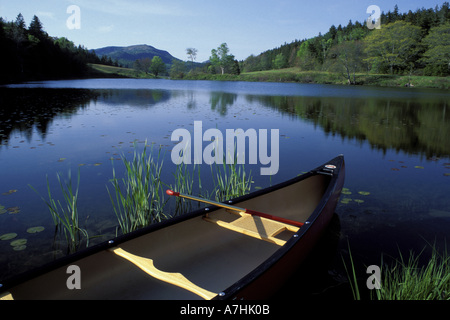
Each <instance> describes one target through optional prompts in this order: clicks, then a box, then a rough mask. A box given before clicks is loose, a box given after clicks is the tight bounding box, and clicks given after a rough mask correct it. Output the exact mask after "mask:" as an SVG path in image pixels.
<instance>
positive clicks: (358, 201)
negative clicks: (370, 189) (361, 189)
mask: <svg viewBox="0 0 450 320" xmlns="http://www.w3.org/2000/svg"><path fill="white" fill-rule="evenodd" d="M353 201H355V202H356V203H363V202H364V200H361V199H355V200H353Z"/></svg>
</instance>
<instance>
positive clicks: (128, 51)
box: [92, 44, 180, 68]
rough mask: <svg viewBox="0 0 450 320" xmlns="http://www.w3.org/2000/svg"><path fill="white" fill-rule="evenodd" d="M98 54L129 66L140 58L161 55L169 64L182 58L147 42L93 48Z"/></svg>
mask: <svg viewBox="0 0 450 320" xmlns="http://www.w3.org/2000/svg"><path fill="white" fill-rule="evenodd" d="M92 51H94V52H95V53H96V54H97V56H99V57H102V56H106V57H109V58H111V59H112V60H117V62H118V63H119V64H120V65H122V66H124V67H128V68H132V67H133V64H134V62H135V61H136V60H138V59H145V58H149V59H153V57H155V56H159V57H160V58H161V59H162V60H163V62H164V63H165V64H167V65H171V64H172V61H173V60H180V59H178V58H176V57H174V56H172V55H171V54H170V53H169V52H168V51H166V50H161V49H157V48H155V47H153V46H150V45H147V44H137V45H131V46H107V47H102V48H97V49H94V50H92Z"/></svg>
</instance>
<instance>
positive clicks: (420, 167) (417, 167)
mask: <svg viewBox="0 0 450 320" xmlns="http://www.w3.org/2000/svg"><path fill="white" fill-rule="evenodd" d="M414 168H416V169H425V168H424V167H422V166H415V167H414Z"/></svg>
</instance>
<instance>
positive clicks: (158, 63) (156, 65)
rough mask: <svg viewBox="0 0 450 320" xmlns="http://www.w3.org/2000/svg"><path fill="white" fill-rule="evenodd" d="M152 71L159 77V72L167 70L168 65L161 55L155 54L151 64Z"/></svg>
mask: <svg viewBox="0 0 450 320" xmlns="http://www.w3.org/2000/svg"><path fill="white" fill-rule="evenodd" d="M150 72H151V73H153V74H154V75H155V77H157V76H158V75H159V74H161V73H163V72H166V65H165V64H164V62H163V60H162V59H161V57H159V56H154V57H153V59H152V63H151V65H150Z"/></svg>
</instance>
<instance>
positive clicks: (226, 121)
mask: <svg viewBox="0 0 450 320" xmlns="http://www.w3.org/2000/svg"><path fill="white" fill-rule="evenodd" d="M449 102H450V94H449V93H448V92H447V91H441V90H424V89H411V88H408V89H406V88H376V87H350V86H333V85H315V84H280V83H242V82H210V81H171V80H133V79H91V80H75V81H48V82H34V83H27V84H24V85H10V86H6V87H1V88H0V103H1V106H0V208H2V210H0V236H1V235H3V234H7V233H17V234H18V236H17V238H16V239H27V242H26V248H25V249H23V250H19V251H16V250H14V247H12V246H11V244H10V242H11V241H6V240H4V241H0V281H1V280H2V279H5V278H8V277H10V276H12V275H14V274H17V273H20V272H23V271H25V270H29V269H31V268H35V267H37V266H39V265H42V264H43V263H46V262H49V261H51V260H52V259H54V258H56V257H60V256H62V255H64V254H65V250H64V246H63V245H61V243H58V241H55V240H54V227H53V221H52V219H51V216H50V213H49V211H48V208H47V207H46V204H45V203H44V201H43V200H42V199H41V198H40V196H39V195H38V194H37V193H36V192H35V191H33V189H32V188H31V187H30V186H32V187H33V188H35V189H36V190H37V191H38V193H39V194H40V195H43V196H46V195H47V179H48V183H49V185H50V188H51V190H52V192H53V193H54V194H55V197H58V196H60V189H59V187H58V181H57V179H56V174H57V173H60V174H61V176H62V177H67V174H68V172H69V171H70V172H71V173H72V177H73V180H75V181H76V173H77V172H79V173H80V189H79V204H78V209H79V212H80V213H79V214H80V219H81V224H82V227H84V228H86V229H87V230H88V232H89V235H91V236H96V237H95V238H93V239H92V240H91V244H95V243H98V242H100V241H105V240H108V239H110V238H111V237H113V236H114V235H115V232H116V227H117V224H118V223H117V219H116V216H115V214H114V212H113V210H112V205H111V201H110V198H109V195H108V192H107V187H110V186H111V184H110V179H111V178H112V170H113V168H114V169H115V170H118V171H120V170H123V167H122V166H121V164H122V163H121V161H120V160H119V159H120V157H121V156H126V157H128V156H130V157H131V156H132V153H133V152H134V150H135V148H138V149H139V148H143V147H144V146H145V145H147V146H148V147H149V148H151V150H152V152H153V153H154V155H155V156H156V155H157V154H158V153H159V154H160V157H161V159H162V160H163V161H164V163H163V180H164V181H167V184H170V183H172V180H173V172H174V171H175V168H176V166H175V165H174V164H173V163H172V161H171V157H170V155H171V150H172V148H173V147H174V146H175V144H176V143H177V142H174V141H171V134H172V132H173V131H174V130H176V129H179V128H185V129H187V130H188V131H190V132H193V130H194V121H202V125H203V131H205V130H207V129H209V128H214V129H219V130H220V131H222V132H225V131H226V129H239V128H241V129H243V130H247V129H255V130H258V129H267V130H268V131H269V132H270V130H272V129H278V130H279V135H280V137H279V141H278V142H279V170H278V172H277V174H276V175H273V176H261V175H260V173H259V172H260V171H259V169H260V167H261V164H256V165H246V166H245V168H246V170H249V171H250V170H251V174H252V176H253V181H254V183H253V185H252V190H255V189H258V188H264V187H267V186H269V185H271V184H275V183H278V182H282V181H284V180H286V179H289V178H291V177H293V176H296V175H298V174H301V173H302V172H304V171H307V170H309V169H312V168H314V167H316V166H318V165H320V164H322V163H324V162H326V161H327V160H329V159H331V158H333V157H335V156H336V155H338V154H344V155H345V161H346V182H345V187H346V188H347V189H346V190H345V194H343V195H342V196H341V203H339V205H338V207H337V209H336V217H335V218H336V219H335V220H336V221H337V222H336V223H335V224H336V226H337V227H336V231H335V233H334V235H335V247H333V248H334V250H331V253H330V252H328V253H327V256H328V257H329V259H328V264H327V266H326V270H325V271H324V275H323V276H324V277H328V278H333V277H335V278H338V277H339V275H338V274H339V272H340V271H339V270H340V267H339V266H338V265H339V264H340V263H341V262H340V255H341V253H342V252H346V250H347V248H348V244H349V245H350V246H351V248H352V253H353V255H354V258H355V259H356V260H357V261H361V262H362V263H364V265H371V264H379V263H380V261H381V255H382V254H383V255H392V256H396V255H398V252H399V250H401V251H402V252H403V253H407V252H408V251H409V250H414V251H417V252H419V251H421V249H422V248H423V247H424V246H426V245H427V242H430V243H436V244H437V245H438V246H439V247H440V248H443V246H444V244H445V238H446V237H449V236H450V197H449V194H450V139H449V137H450V107H449ZM207 144H208V143H207V142H204V145H203V147H205V146H206V145H207ZM203 167H204V168H203ZM201 174H202V183H204V184H205V185H206V186H208V181H209V180H210V178H211V177H210V174H211V171H210V169H209V166H207V165H205V164H203V165H202V170H201ZM208 175H209V176H208ZM58 192H59V193H58ZM169 208H170V206H169ZM169 214H170V212H169ZM36 226H43V227H44V228H45V229H44V231H42V232H39V233H28V232H27V229H28V228H30V227H36ZM327 285H328V284H326V285H324V286H325V287H326V286H327ZM317 290H319V291H320V290H324V288H319V289H317Z"/></svg>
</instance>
